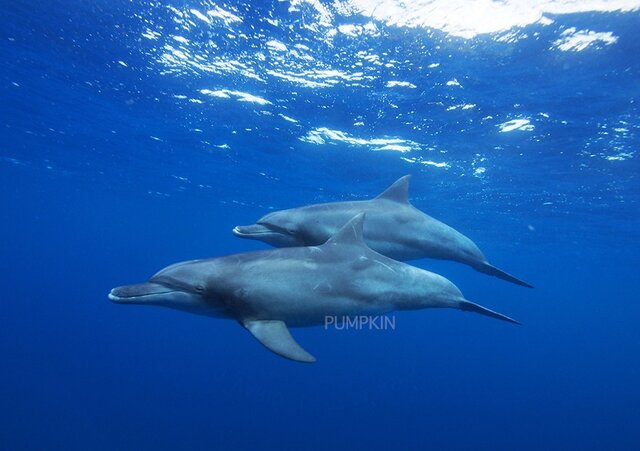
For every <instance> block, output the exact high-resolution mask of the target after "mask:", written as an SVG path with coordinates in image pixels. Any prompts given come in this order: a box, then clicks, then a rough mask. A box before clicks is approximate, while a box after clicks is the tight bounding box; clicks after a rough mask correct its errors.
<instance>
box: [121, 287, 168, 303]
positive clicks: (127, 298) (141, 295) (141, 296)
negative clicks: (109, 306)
mask: <svg viewBox="0 0 640 451" xmlns="http://www.w3.org/2000/svg"><path fill="white" fill-rule="evenodd" d="M115 290H116V288H114V289H113V290H111V292H110V293H109V295H108V296H109V300H111V301H114V302H119V301H134V300H138V299H144V298H148V297H151V296H158V295H160V294H169V293H175V292H176V291H179V290H175V289H171V288H167V289H166V290H165V291H156V292H154V293H147V294H138V295H133V296H118V295H117V294H114V291H115Z"/></svg>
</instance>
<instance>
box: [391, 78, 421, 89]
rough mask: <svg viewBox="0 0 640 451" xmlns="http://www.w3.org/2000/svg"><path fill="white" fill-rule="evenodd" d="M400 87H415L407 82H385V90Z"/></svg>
mask: <svg viewBox="0 0 640 451" xmlns="http://www.w3.org/2000/svg"><path fill="white" fill-rule="evenodd" d="M396 86H397V87H401V88H415V87H416V85H414V84H413V83H409V82H408V81H395V80H391V81H388V82H387V88H395V87H396Z"/></svg>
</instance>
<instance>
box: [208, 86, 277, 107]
mask: <svg viewBox="0 0 640 451" xmlns="http://www.w3.org/2000/svg"><path fill="white" fill-rule="evenodd" d="M200 93H201V94H204V95H208V96H212V97H220V98H223V99H228V98H231V97H235V98H236V100H238V101H239V102H251V103H257V104H259V105H270V104H271V102H269V101H268V100H266V99H263V98H262V97H258V96H254V95H253V94H249V93H247V92H242V91H232V90H230V89H218V90H215V91H212V90H211V89H201V90H200Z"/></svg>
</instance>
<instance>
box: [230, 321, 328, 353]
mask: <svg viewBox="0 0 640 451" xmlns="http://www.w3.org/2000/svg"><path fill="white" fill-rule="evenodd" d="M242 325H243V326H244V327H245V328H246V329H248V330H249V332H251V334H252V335H253V336H254V337H256V338H257V339H258V341H259V342H260V343H262V344H263V345H264V346H265V347H266V348H267V349H268V350H270V351H272V352H275V353H276V354H278V355H279V356H282V357H284V358H287V359H291V360H295V361H296V362H305V363H313V362H315V361H316V358H315V357H314V356H312V355H311V354H309V353H308V352H307V351H305V350H304V349H302V347H301V346H300V345H299V344H298V343H296V341H295V340H294V339H293V337H292V336H291V334H290V333H289V329H287V325H286V324H285V323H284V321H277V320H260V321H242Z"/></svg>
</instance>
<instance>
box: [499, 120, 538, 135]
mask: <svg viewBox="0 0 640 451" xmlns="http://www.w3.org/2000/svg"><path fill="white" fill-rule="evenodd" d="M498 127H499V128H500V133H507V132H512V131H514V130H521V131H527V132H529V131H531V130H533V129H534V128H535V127H534V126H533V124H531V121H530V120H529V119H513V120H510V121H507V122H503V123H502V124H498Z"/></svg>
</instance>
